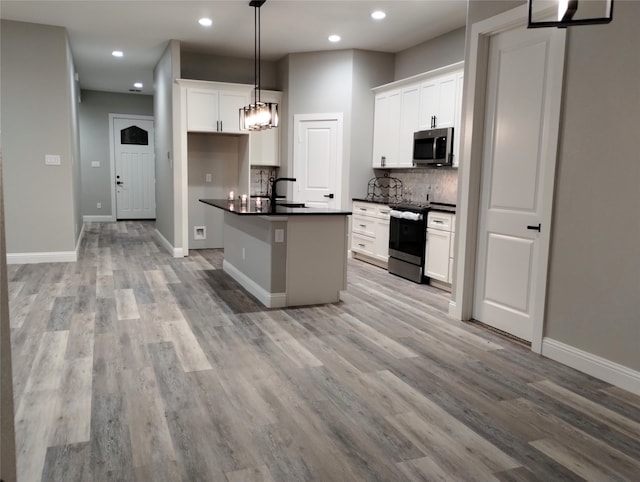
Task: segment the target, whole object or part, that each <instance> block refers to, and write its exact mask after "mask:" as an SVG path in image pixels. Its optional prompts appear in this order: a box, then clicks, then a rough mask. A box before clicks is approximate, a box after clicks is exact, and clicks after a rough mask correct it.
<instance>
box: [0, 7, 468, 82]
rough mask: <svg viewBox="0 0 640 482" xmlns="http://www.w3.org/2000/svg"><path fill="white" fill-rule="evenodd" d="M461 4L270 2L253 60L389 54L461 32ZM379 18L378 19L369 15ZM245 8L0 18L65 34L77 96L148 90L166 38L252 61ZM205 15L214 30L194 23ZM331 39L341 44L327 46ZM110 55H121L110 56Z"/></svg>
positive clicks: (1, 10) (104, 10) (41, 12)
mask: <svg viewBox="0 0 640 482" xmlns="http://www.w3.org/2000/svg"><path fill="white" fill-rule="evenodd" d="M466 4H467V0H390V1H389V0H387V1H366V0H352V1H340V0H295V1H291V0H269V1H268V2H267V3H265V4H264V5H263V6H262V7H261V9H260V13H261V29H262V33H261V53H262V54H261V55H262V59H263V60H278V59H280V58H282V57H283V56H285V55H287V54H289V53H295V52H311V51H324V50H339V49H364V50H373V51H380V52H390V53H396V52H399V51H402V50H404V49H407V48H409V47H412V46H414V45H417V44H420V43H422V42H424V41H426V40H429V39H432V38H435V37H437V36H439V35H442V34H444V33H447V32H450V31H451V30H455V29H457V28H459V27H462V26H464V25H465V20H466V8H467V7H466ZM374 10H384V11H385V12H386V14H387V17H386V18H385V19H384V20H378V21H376V20H373V19H372V18H371V16H370V15H371V12H373V11H374ZM253 14H254V12H253V8H251V7H249V1H248V0H226V1H208V2H203V1H189V0H178V1H175V0H158V1H151V0H138V1H135V0H134V1H129V0H127V1H123V0H74V1H58V0H44V1H36V0H0V17H1V18H3V19H8V20H16V21H22V22H32V23H40V24H47V25H55V26H61V27H66V29H67V31H68V33H69V40H70V43H71V50H72V52H73V57H74V62H75V67H76V71H77V72H78V75H79V79H80V85H81V87H82V88H83V89H91V90H102V91H113V92H129V91H130V89H132V88H133V83H134V82H136V81H140V82H143V83H144V88H143V89H142V92H143V93H146V94H151V93H152V92H153V68H154V66H155V64H156V63H157V61H158V59H159V57H160V55H161V54H162V52H163V51H164V49H165V47H166V45H167V42H168V40H170V39H175V40H179V41H180V42H181V45H182V49H183V50H187V51H194V52H202V53H211V54H216V55H223V56H231V57H238V58H247V59H253V41H254V22H253V20H254V18H253V17H254V15H253ZM201 17H209V18H211V19H212V20H213V25H212V26H211V27H208V28H204V27H201V26H200V25H198V19H200V18H201ZM331 34H338V35H340V36H341V37H342V40H341V41H340V42H339V43H337V44H332V43H330V42H329V41H328V40H327V37H328V36H329V35H331ZM113 50H122V51H123V52H124V57H122V58H119V59H117V58H115V57H113V56H112V55H111V52H112V51H113Z"/></svg>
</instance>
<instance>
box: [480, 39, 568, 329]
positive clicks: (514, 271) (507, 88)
mask: <svg viewBox="0 0 640 482" xmlns="http://www.w3.org/2000/svg"><path fill="white" fill-rule="evenodd" d="M560 38H561V39H562V42H560ZM489 45H490V47H489V68H488V77H487V103H486V116H485V138H484V150H483V172H482V191H481V198H480V211H479V219H480V222H479V230H478V250H477V253H478V257H477V265H476V288H475V294H474V313H473V317H474V318H475V319H477V320H479V321H482V322H483V323H486V324H488V325H490V326H494V327H496V328H498V329H500V330H503V331H505V332H507V333H511V334H513V335H515V336H517V337H519V338H522V339H524V340H528V341H532V339H533V338H534V333H540V336H541V332H542V319H543V316H544V298H545V288H546V273H547V257H548V248H549V234H550V233H549V231H550V229H551V224H550V221H551V208H552V200H553V199H552V198H553V184H554V176H555V159H556V151H557V136H558V134H557V131H558V121H559V105H560V99H561V88H562V71H563V65H564V53H563V49H564V37H563V36H562V37H558V36H557V34H556V33H555V29H539V30H527V29H525V28H524V27H521V28H518V29H514V30H510V31H507V32H504V33H500V34H497V35H495V36H493V37H491V39H490V43H489ZM538 228H539V229H540V230H539V231H538ZM536 324H537V326H536ZM535 336H538V335H535Z"/></svg>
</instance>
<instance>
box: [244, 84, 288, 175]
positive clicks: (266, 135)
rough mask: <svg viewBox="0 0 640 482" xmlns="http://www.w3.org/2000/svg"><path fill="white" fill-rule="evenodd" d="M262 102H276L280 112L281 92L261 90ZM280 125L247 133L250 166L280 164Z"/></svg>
mask: <svg viewBox="0 0 640 482" xmlns="http://www.w3.org/2000/svg"><path fill="white" fill-rule="evenodd" d="M260 99H261V100H262V102H276V103H277V104H278V111H279V112H282V92H277V91H265V90H263V91H261V94H260ZM280 129H281V128H280V127H275V128H272V129H266V130H263V131H252V132H251V133H250V134H249V149H250V154H249V155H250V158H251V165H252V166H276V167H277V166H279V165H280Z"/></svg>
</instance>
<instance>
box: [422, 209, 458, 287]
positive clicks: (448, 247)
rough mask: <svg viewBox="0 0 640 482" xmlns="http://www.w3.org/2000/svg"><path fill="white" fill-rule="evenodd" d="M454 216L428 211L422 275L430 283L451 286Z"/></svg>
mask: <svg viewBox="0 0 640 482" xmlns="http://www.w3.org/2000/svg"><path fill="white" fill-rule="evenodd" d="M454 224H455V214H451V213H443V212H438V211H430V212H429V214H428V215H427V241H426V245H425V263H424V275H425V276H427V277H429V279H430V280H431V281H436V282H441V283H446V284H451V281H452V276H453V254H454V250H453V243H454V241H455V232H454V228H453V226H454Z"/></svg>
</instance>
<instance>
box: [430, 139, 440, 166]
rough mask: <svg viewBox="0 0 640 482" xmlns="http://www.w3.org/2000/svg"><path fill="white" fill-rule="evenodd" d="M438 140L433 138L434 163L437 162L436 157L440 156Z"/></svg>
mask: <svg viewBox="0 0 640 482" xmlns="http://www.w3.org/2000/svg"><path fill="white" fill-rule="evenodd" d="M437 147H438V138H437V137H434V138H433V157H432V158H431V159H433V160H434V161H435V160H436V155H437V154H438V149H437Z"/></svg>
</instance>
